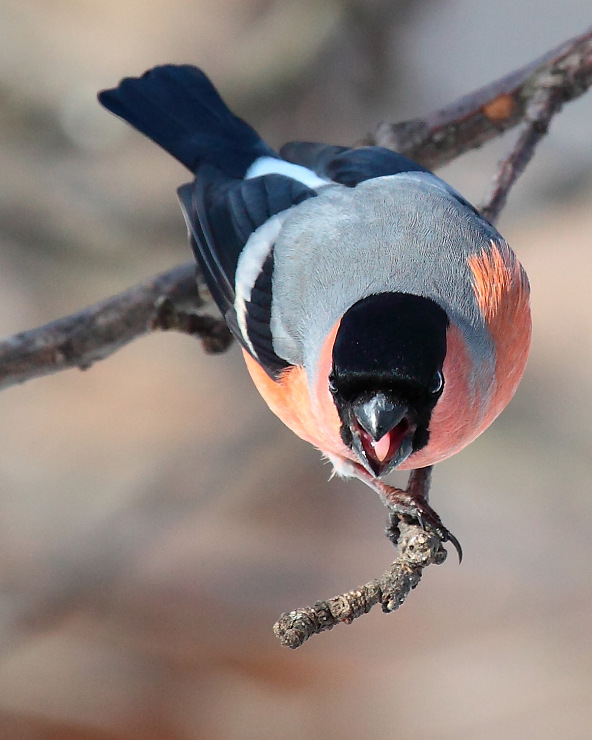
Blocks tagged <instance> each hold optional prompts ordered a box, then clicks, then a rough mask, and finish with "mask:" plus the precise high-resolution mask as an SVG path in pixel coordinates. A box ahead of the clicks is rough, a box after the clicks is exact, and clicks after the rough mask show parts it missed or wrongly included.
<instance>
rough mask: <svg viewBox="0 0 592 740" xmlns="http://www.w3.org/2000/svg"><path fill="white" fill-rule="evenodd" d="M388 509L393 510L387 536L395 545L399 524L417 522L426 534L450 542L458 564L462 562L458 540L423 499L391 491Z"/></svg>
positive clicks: (394, 490) (396, 490) (399, 491)
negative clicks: (431, 533) (431, 534)
mask: <svg viewBox="0 0 592 740" xmlns="http://www.w3.org/2000/svg"><path fill="white" fill-rule="evenodd" d="M391 491H392V493H391V494H390V495H389V500H388V507H389V509H390V510H391V523H390V526H389V528H388V529H387V535H388V537H389V539H390V540H391V541H392V542H393V544H395V545H396V544H397V540H398V538H399V522H400V521H401V520H406V521H411V522H417V523H418V524H419V526H420V527H421V528H422V529H423V530H425V531H426V532H433V533H434V534H435V535H436V536H437V537H438V539H440V540H441V541H442V542H450V544H451V545H452V546H453V547H454V549H455V550H456V554H457V555H458V562H459V563H461V562H462V558H463V551H462V547H461V544H460V542H459V541H458V539H457V538H456V537H455V536H454V535H453V534H452V532H450V530H449V529H447V528H446V527H445V526H444V525H443V524H442V520H441V519H440V516H439V515H438V514H437V513H436V512H435V511H434V510H433V509H432V507H431V506H430V505H429V504H428V503H427V501H426V500H425V499H423V498H418V497H416V496H413V495H410V494H409V493H408V492H406V491H401V490H399V489H391Z"/></svg>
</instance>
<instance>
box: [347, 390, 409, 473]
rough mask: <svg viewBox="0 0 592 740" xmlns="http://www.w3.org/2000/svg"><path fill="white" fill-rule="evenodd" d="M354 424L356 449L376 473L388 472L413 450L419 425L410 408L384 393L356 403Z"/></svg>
mask: <svg viewBox="0 0 592 740" xmlns="http://www.w3.org/2000/svg"><path fill="white" fill-rule="evenodd" d="M353 415H354V419H353V423H352V426H351V431H352V436H353V442H352V449H353V451H354V452H355V453H356V455H357V456H358V458H359V460H360V462H361V464H362V465H363V466H364V468H366V470H367V471H368V472H369V473H371V474H372V475H374V476H376V477H380V476H383V475H386V474H387V473H389V472H390V471H391V470H393V469H394V468H396V467H397V465H400V464H401V463H402V462H404V461H405V460H406V459H407V458H408V457H409V455H410V454H411V453H412V452H413V434H414V432H415V426H414V425H413V424H411V422H410V421H409V409H408V407H407V406H406V405H405V404H399V403H395V402H394V401H392V400H390V399H389V398H387V397H386V396H385V395H384V393H376V394H375V395H374V396H372V398H370V400H368V401H364V402H363V403H359V404H356V405H354V407H353Z"/></svg>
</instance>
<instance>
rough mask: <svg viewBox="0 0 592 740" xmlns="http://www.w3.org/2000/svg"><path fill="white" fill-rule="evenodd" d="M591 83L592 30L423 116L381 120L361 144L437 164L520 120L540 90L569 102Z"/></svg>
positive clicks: (454, 156)
mask: <svg viewBox="0 0 592 740" xmlns="http://www.w3.org/2000/svg"><path fill="white" fill-rule="evenodd" d="M590 85H592V29H589V30H588V31H586V32H585V33H583V34H582V35H581V36H576V37H574V38H572V39H570V40H569V41H566V42H565V43H564V44H561V45H560V46H558V47H557V48H555V49H553V50H552V51H549V52H547V53H546V54H544V55H543V56H542V57H540V58H539V59H537V60H536V61H534V62H531V63H530V64H527V65H526V66H525V67H522V69H519V70H516V71H515V72H512V73H511V74H509V75H507V76H505V77H502V78H501V79H499V80H496V81H495V82H492V83H491V84H489V85H485V87H482V88H480V89H478V90H475V91H474V92H472V93H470V94H469V95H466V96H464V97H462V98H460V99H459V100H457V101H455V102H454V103H452V104H451V105H449V106H446V107H445V108H442V109H441V110H437V111H434V112H433V113H430V114H429V115H427V116H425V117H424V118H414V119H412V120H410V121H403V122H402V123H382V124H380V125H379V126H378V128H377V129H376V131H375V132H374V133H373V134H370V135H369V136H368V137H366V138H365V139H364V141H363V142H362V143H363V144H372V145H375V146H384V147H387V148H388V149H394V150H395V151H397V152H401V153H402V154H405V155H407V156H408V157H410V158H411V159H414V160H416V161H417V162H419V163H420V164H422V165H424V166H425V167H428V168H429V169H437V168H438V167H442V166H443V165H445V164H447V163H448V162H450V161H451V160H453V159H455V158H456V157H458V156H460V155H461V154H464V153H465V152H467V151H469V150H470V149H476V148H478V147H480V146H482V145H483V144H485V143H486V142H487V141H490V140H491V139H495V138H496V137H497V136H499V135H500V134H502V133H503V132H504V131H507V130H508V129H510V128H513V127H514V126H517V125H518V124H520V123H522V122H523V121H524V120H525V119H527V118H528V116H529V110H530V108H531V106H532V104H533V103H534V104H536V100H537V98H538V97H539V95H540V91H541V90H547V91H549V92H550V93H552V94H553V95H554V96H555V97H556V98H557V99H558V100H560V101H561V102H562V103H566V102H568V101H569V100H574V99H575V98H577V97H579V96H580V95H582V94H583V93H584V92H586V90H587V89H588V88H589V87H590ZM554 112H557V110H555V111H554Z"/></svg>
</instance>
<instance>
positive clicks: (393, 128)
mask: <svg viewBox="0 0 592 740" xmlns="http://www.w3.org/2000/svg"><path fill="white" fill-rule="evenodd" d="M590 85H592V30H590V31H587V32H586V33H584V34H582V35H581V36H576V37H575V38H573V39H571V40H570V41H567V42H566V43H564V44H562V45H561V46H559V47H558V48H556V49H554V50H553V51H550V52H549V53H547V54H545V55H544V56H542V57H541V58H540V59H537V60H536V61H535V62H533V63H532V64H529V65H527V66H526V67H523V68H522V69H520V70H518V71H516V72H513V73H512V74H510V75H507V76H506V77H503V78H502V79H500V80H498V81H496V82H494V83H492V84H490V85H486V86H485V87H483V88H481V89H479V90H477V91H475V92H473V93H471V94H470V95H467V96H465V97H463V98H461V99H460V100H458V101H456V102H455V103H452V104H451V105H450V106H447V107H446V108H444V109H442V110H438V111H435V112H433V113H431V114H429V115H428V116H426V117H425V118H422V119H414V120H412V121H406V122H403V123H398V124H382V125H381V126H379V127H378V129H377V130H376V132H375V133H374V134H371V135H369V136H368V137H367V138H366V139H365V141H364V143H366V144H377V145H380V146H387V147H389V148H391V149H395V150H396V151H400V152H402V153H404V154H406V155H407V156H410V157H411V158H413V159H415V160H417V161H418V162H421V163H422V164H424V165H426V166H428V167H431V168H436V167H438V166H441V165H443V164H445V163H446V162H449V161H450V160H452V159H454V158H455V157H457V156H458V155H459V154H462V153H463V152H466V151H468V150H469V149H472V148H475V147H479V146H481V144H483V143H484V142H486V141H489V140H490V139H492V138H494V137H496V136H499V135H500V134H501V133H503V132H504V131H506V130H507V129H509V128H510V127H512V126H515V125H517V124H519V123H524V122H526V124H525V131H524V132H523V133H522V135H521V137H520V139H519V141H518V142H517V144H516V146H515V147H514V149H513V151H512V152H511V154H510V155H509V157H508V158H507V159H506V160H504V162H503V163H502V165H501V167H500V169H499V171H498V173H497V174H496V176H495V180H494V185H493V188H492V192H491V194H490V196H489V198H488V199H487V201H486V203H485V205H484V206H483V209H482V210H483V213H484V215H486V217H488V218H489V219H490V220H492V221H493V220H495V219H496V218H497V216H498V215H499V212H500V210H501V208H502V207H503V205H504V203H505V200H506V198H507V195H508V192H509V190H510V188H511V186H512V185H513V184H514V182H515V181H516V179H517V178H518V177H519V175H520V174H521V173H522V171H523V170H524V167H525V166H526V164H527V163H528V161H529V160H530V158H531V157H532V154H533V151H534V147H535V145H536V143H537V142H538V141H539V140H540V139H541V138H542V136H544V134H545V132H546V130H547V127H548V125H549V122H550V121H551V119H552V117H553V116H554V115H555V114H556V113H557V112H558V111H559V110H560V108H561V106H562V105H563V104H564V103H565V102H567V101H569V100H573V99H575V98H576V97H578V96H579V95H581V94H583V93H584V92H585V91H586V90H587V89H588V88H589V87H590ZM194 275H195V268H194V267H193V265H190V264H187V265H182V266H179V267H175V268H174V269H172V270H170V271H169V272H165V273H162V274H161V275H158V276H156V277H153V278H150V279H149V280H147V281H145V282H144V283H141V284H140V285H137V286H136V287H134V288H130V289H129V290H126V291H124V292H123V293H120V294H119V295H117V296H114V297H112V298H109V299H107V300H105V301H103V302H101V303H98V304H96V305H94V306H90V307H89V308H86V309H84V310H83V311H81V312H79V313H76V314H73V315H71V316H66V317H64V318H62V319H59V320H58V321H54V322H52V323H50V324H46V325H45V326H42V327H39V328H37V329H33V330H31V331H27V332H23V333H20V334H16V335H14V336H10V337H6V338H4V339H1V340H0V389H3V388H8V387H9V386H11V385H14V384H16V383H23V382H25V381H27V380H31V379H32V378H38V377H41V376H43V375H49V374H52V373H55V372H59V371H60V370H66V369H68V368H71V367H78V368H80V369H86V368H88V367H90V366H91V365H92V364H93V363H94V362H96V361H97V360H102V359H104V358H106V357H108V356H109V355H111V354H112V353H113V352H115V351H116V350H118V349H119V348H120V347H123V346H124V345H126V344H127V343H128V342H130V341H132V340H133V339H135V338H136V337H139V336H142V335H144V334H146V333H148V332H150V331H153V330H155V329H163V328H169V329H176V330H178V331H185V332H187V333H193V334H196V335H197V336H200V337H201V338H202V339H204V340H205V342H204V347H205V348H206V350H209V351H223V350H224V349H225V348H226V347H227V346H228V344H229V343H230V335H229V333H228V332H227V331H226V330H225V328H224V326H223V325H222V324H221V323H220V322H219V321H218V320H216V319H213V318H212V317H207V318H206V317H204V316H201V317H200V318H199V319H198V318H195V317H194V318H192V319H191V320H189V319H188V316H190V315H192V314H194V313H196V311H197V310H198V309H200V308H202V306H203V301H201V300H200V298H199V296H198V292H197V290H196V289H195V283H194ZM199 282H201V278H200V279H199ZM166 298H168V299H170V301H171V302H172V304H173V306H174V307H175V308H176V310H175V311H172V312H171V310H170V306H169V308H168V310H167V312H166V317H165V318H166V320H163V314H162V311H161V312H160V313H159V306H160V308H161V309H162V306H163V305H165V306H166V305H167V304H166V303H165V304H163V300H164V299H166ZM181 304H183V306H181ZM177 309H178V310H177ZM173 315H175V316H176V317H177V320H175V321H173V320H172V316H173ZM159 316H160V319H159ZM179 319H182V320H179ZM167 322H168V323H167Z"/></svg>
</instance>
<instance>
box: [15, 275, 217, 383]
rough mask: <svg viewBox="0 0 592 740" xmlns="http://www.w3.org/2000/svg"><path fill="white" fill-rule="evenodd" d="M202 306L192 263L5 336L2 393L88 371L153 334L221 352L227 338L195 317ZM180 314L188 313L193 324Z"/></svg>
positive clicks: (205, 319) (213, 322)
mask: <svg viewBox="0 0 592 740" xmlns="http://www.w3.org/2000/svg"><path fill="white" fill-rule="evenodd" d="M203 305H204V301H202V299H201V298H200V296H199V293H198V289H197V283H196V267H195V264H194V263H187V264H185V265H180V266H179V267H175V268H174V269H173V270H169V271H168V272H163V273H161V274H160V275H157V276H156V277H153V278H150V279H149V280H146V281H145V282H143V283H140V284H139V285H136V286H134V287H133V288H129V289H128V290H125V291H124V292H123V293H120V294H119V295H116V296H113V297H112V298H108V299H107V300H105V301H102V302H101V303H96V304H95V305H94V306H89V307H88V308H85V309H84V310H83V311H80V312H79V313H76V314H73V315H71V316H66V317H64V318H62V319H58V320H57V321H53V322H51V323H49V324H45V325H44V326H40V327H39V328H38V329H32V330H31V331H26V332H22V333H20V334H14V335H13V336H9V337H6V338H4V339H2V340H0V390H2V389H4V388H8V387H10V386H11V385H15V384H17V383H24V382H25V381H26V380H31V379H32V378H39V377H42V376H43V375H51V374H52V373H57V372H59V371H60V370H67V369H68V368H71V367H78V368H80V369H81V370H86V369H88V368H89V367H90V366H91V365H92V364H93V363H94V362H97V360H104V359H105V358H106V357H109V355H111V354H113V353H114V352H116V351H117V350H118V349H121V347H123V346H125V345H126V344H128V343H129V342H131V341H132V340H133V339H136V338H137V337H140V336H142V335H143V334H146V333H147V332H150V331H154V330H157V329H165V330H166V329H177V330H178V331H185V332H186V333H190V334H196V335H197V336H199V337H200V338H201V339H203V340H204V348H205V349H206V351H214V352H215V351H223V350H224V349H226V347H227V346H228V344H229V343H230V333H229V331H228V329H227V328H226V325H225V324H224V322H223V321H222V320H221V319H213V318H212V317H211V316H199V315H195V314H193V311H195V309H197V308H200V307H201V306H203ZM184 309H188V310H189V309H190V310H191V311H192V313H191V314H189V315H190V316H191V321H187V320H185V317H186V316H187V312H186V311H185V310H184Z"/></svg>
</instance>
